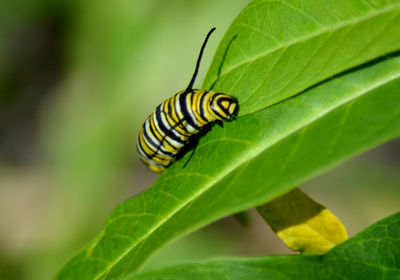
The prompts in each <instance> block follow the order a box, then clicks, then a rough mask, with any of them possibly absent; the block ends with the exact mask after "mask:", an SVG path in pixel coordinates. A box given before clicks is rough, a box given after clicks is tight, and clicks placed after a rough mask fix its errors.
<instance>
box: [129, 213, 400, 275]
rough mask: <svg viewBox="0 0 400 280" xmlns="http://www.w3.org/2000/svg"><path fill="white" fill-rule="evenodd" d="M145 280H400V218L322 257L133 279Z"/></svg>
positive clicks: (209, 266) (191, 267)
mask: <svg viewBox="0 0 400 280" xmlns="http://www.w3.org/2000/svg"><path fill="white" fill-rule="evenodd" d="M145 279H154V280H155V279H159V280H167V279H174V280H179V279H193V280H195V279H196V280H201V279H213V280H218V279H222V280H229V279H235V280H240V279H246V280H247V279H253V280H257V279H262V280H264V279H274V280H280V279H282V280H287V279H307V280H311V279H335V280H336V279H343V280H344V279H363V280H367V279H371V280H376V279H400V212H399V213H397V214H395V215H392V216H390V217H388V218H386V219H383V220H381V221H379V222H378V223H376V224H374V225H372V226H371V227H369V228H368V229H366V230H364V231H362V232H361V233H359V234H357V235H356V236H355V237H353V238H351V239H349V240H347V241H346V242H344V243H342V244H341V245H339V246H337V247H335V248H334V249H332V250H331V251H329V252H328V253H327V254H326V255H322V256H301V255H292V256H271V257H263V258H250V259H221V260H214V261H208V262H204V263H196V264H184V265H178V266H174V267H170V268H164V269H160V270H157V271H152V272H147V273H143V274H138V275H134V276H131V277H128V278H125V280H145Z"/></svg>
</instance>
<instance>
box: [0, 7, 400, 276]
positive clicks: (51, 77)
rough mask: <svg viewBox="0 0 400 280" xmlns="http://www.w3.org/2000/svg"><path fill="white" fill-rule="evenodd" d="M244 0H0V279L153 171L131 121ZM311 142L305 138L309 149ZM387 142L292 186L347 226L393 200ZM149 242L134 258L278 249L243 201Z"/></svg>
mask: <svg viewBox="0 0 400 280" xmlns="http://www.w3.org/2000/svg"><path fill="white" fill-rule="evenodd" d="M248 2H249V0H220V1H212V0H203V1H195V0H192V1H189V0H169V1H165V0H131V1H127V0H117V1H94V0H88V1H77V0H75V1H62V0H60V1H50V0H35V1H32V0H3V1H2V4H1V8H0V215H1V216H0V279H33V280H36V279H49V278H51V277H52V276H53V275H54V274H55V273H56V272H57V270H58V269H59V268H60V266H62V264H63V263H65V262H66V260H67V259H68V258H69V257H71V256H72V254H73V253H74V252H76V251H77V250H78V249H79V248H80V247H82V246H83V245H84V244H86V243H87V242H88V241H89V240H90V239H91V238H92V237H93V236H94V235H95V234H96V233H97V232H99V231H100V230H101V229H102V227H103V224H104V221H105V219H106V217H107V216H108V214H109V213H110V212H111V211H112V209H113V208H114V207H115V206H116V205H118V204H119V203H121V202H122V201H123V200H125V199H128V198H129V197H131V196H133V195H134V194H136V193H138V192H139V191H141V190H143V189H145V188H147V187H149V186H150V185H151V184H152V182H153V181H154V180H155V178H156V176H155V175H154V174H152V173H151V171H149V170H147V169H146V168H145V167H144V166H142V164H141V163H140V162H139V161H138V158H137V154H136V150H135V142H136V135H137V133H138V129H139V127H140V125H141V123H142V122H143V120H144V119H145V118H146V117H147V115H148V114H149V113H150V112H151V111H152V110H153V109H154V108H155V106H156V105H157V104H159V103H160V102H162V101H163V100H164V99H166V98H167V97H169V96H171V95H172V94H174V93H175V92H177V91H179V90H181V89H183V88H185V87H186V85H187V84H188V82H189V80H190V78H191V75H192V73H193V70H194V65H195V61H196V59H197V55H198V52H199V49H200V46H201V44H202V42H203V40H204V37H205V35H206V33H207V32H208V31H209V29H210V28H211V27H213V26H215V27H217V31H216V32H215V33H214V34H213V36H212V38H211V40H210V41H209V44H208V46H207V48H206V52H205V57H204V59H203V62H202V67H201V69H200V74H199V77H198V81H197V83H196V85H197V87H200V86H201V82H202V80H203V78H204V76H205V73H206V71H207V68H208V66H209V64H210V62H211V60H212V57H213V54H214V52H215V50H216V48H217V45H218V43H219V41H220V39H221V38H222V36H223V35H224V32H225V31H226V29H227V28H228V26H229V24H230V22H231V21H232V20H233V19H234V17H235V16H236V15H237V14H238V13H239V12H240V10H241V9H242V8H243V7H245V6H246V4H247V3H248ZM316 152H318V151H316ZM399 170H400V142H399V141H392V142H391V143H388V144H386V145H384V146H381V147H379V148H377V149H375V150H373V151H370V152H368V153H366V154H364V155H362V156H360V157H357V158H355V159H352V160H351V161H349V162H347V163H345V164H343V165H341V166H339V167H337V168H336V169H334V170H332V171H330V172H328V173H327V174H324V175H322V176H319V177H317V178H315V179H313V180H311V181H310V182H308V183H307V184H305V186H302V187H303V189H304V190H305V191H306V192H308V193H309V194H310V195H311V196H312V197H314V198H315V199H317V200H318V201H319V202H321V203H322V204H324V205H326V206H327V207H328V208H330V209H331V210H332V211H333V212H334V213H336V214H337V215H338V216H339V217H340V218H341V219H342V221H343V222H344V223H345V225H346V226H347V228H348V230H349V233H350V235H353V234H355V233H357V232H358V231H359V230H361V229H362V228H364V227H366V226H368V225H370V224H371V223H373V222H374V221H376V220H378V219H380V218H382V217H385V216H387V215H389V214H391V213H394V212H396V211H397V210H399V198H400V172H399ZM250 215H251V217H252V223H251V225H250V226H249V227H243V226H240V225H239V224H238V223H237V222H236V221H235V220H233V219H232V218H226V219H224V220H222V221H219V222H217V223H215V224H213V225H210V226H209V227H207V228H205V229H202V230H200V231H198V232H196V233H193V234H191V235H189V236H188V237H186V238H184V239H182V240H180V241H178V242H176V243H174V244H171V245H170V246H168V247H167V248H165V249H164V250H162V251H160V252H159V253H157V254H156V255H155V256H154V258H153V259H151V260H150V261H149V262H148V263H147V265H146V266H145V267H144V269H151V268H156V267H160V266H164V265H168V264H172V263H177V262H179V261H182V260H200V259H205V258H210V257H217V256H258V255H265V254H277V253H289V250H288V249H286V248H285V246H284V245H283V244H282V243H281V242H280V241H279V239H278V238H277V237H275V236H274V235H273V233H272V232H271V231H270V229H269V228H268V226H267V225H266V224H265V223H264V222H263V221H262V220H261V219H260V218H259V217H257V215H256V214H255V212H254V211H250Z"/></svg>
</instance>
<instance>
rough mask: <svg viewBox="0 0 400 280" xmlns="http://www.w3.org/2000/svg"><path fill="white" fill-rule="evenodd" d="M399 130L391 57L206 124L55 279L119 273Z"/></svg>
mask: <svg viewBox="0 0 400 280" xmlns="http://www.w3.org/2000/svg"><path fill="white" fill-rule="evenodd" d="M399 135H400V58H399V57H394V58H391V59H388V60H382V61H379V62H377V63H374V64H371V65H369V66H368V67H365V68H362V69H359V70H357V71H355V72H351V73H347V74H346V75H343V76H339V77H336V78H335V79H332V80H330V81H328V82H326V83H323V84H321V85H319V86H316V87H314V88H312V89H310V90H308V91H307V92H304V93H303V94H301V95H298V96H296V97H294V98H291V99H288V100H286V101H285V102H282V103H279V104H277V105H275V106H272V107H270V108H268V109H265V110H261V111H258V112H256V113H253V114H248V115H246V116H243V117H239V118H238V119H237V120H235V121H233V122H230V123H226V124H224V127H223V128H222V127H218V126H214V127H213V128H212V130H211V131H210V132H209V133H208V135H207V136H206V137H203V138H201V139H200V141H199V143H198V145H197V147H196V149H195V150H194V153H193V154H192V155H190V154H187V155H186V156H184V157H183V158H182V159H181V160H179V161H177V162H176V163H175V164H174V165H173V166H172V167H171V168H169V169H168V170H167V171H166V172H165V173H164V174H163V175H162V176H160V177H159V179H158V180H157V181H156V182H155V184H154V185H153V186H152V187H151V188H149V189H147V190H146V191H144V192H143V193H141V194H140V195H138V196H136V197H133V198H132V199H130V200H128V201H126V202H124V203H123V204H121V205H120V206H119V207H118V208H116V209H115V210H114V211H113V213H112V214H111V216H110V218H109V219H108V221H107V224H106V227H105V229H104V231H103V232H102V233H101V234H100V235H99V236H98V238H97V239H96V240H95V241H93V242H92V243H91V244H90V245H89V246H88V247H87V248H86V249H84V250H83V251H81V252H80V253H79V254H78V255H76V256H75V257H74V258H72V259H71V260H70V261H69V262H68V263H67V264H66V266H65V267H64V268H63V270H62V271H61V272H60V274H59V275H58V279H76V278H77V277H79V279H119V278H121V277H122V276H124V275H127V274H129V273H131V272H133V271H135V270H137V269H138V268H139V267H140V265H141V264H143V262H144V261H145V260H146V259H147V258H148V257H149V255H151V254H152V253H153V252H154V251H156V250H157V249H159V248H160V247H161V246H163V245H165V244H166V243H168V242H171V241H172V240H174V239H177V238H178V237H180V236H182V235H183V234H185V233H188V232H191V231H194V230H195V229H197V228H199V227H201V226H204V225H206V224H208V223H210V222H212V221H215V220H217V219H219V218H221V217H224V216H226V215H230V214H232V213H236V212H239V211H242V210H244V209H247V208H250V207H253V206H256V205H260V204H263V203H266V202H268V201H270V200H271V199H273V198H275V197H277V196H279V195H281V194H283V193H285V192H286V191H288V190H289V189H290V188H291V187H292V186H294V185H298V184H301V183H302V182H304V181H306V180H307V179H309V178H310V177H312V176H314V175H316V174H318V173H320V172H322V171H324V170H326V169H328V168H329V167H332V166H334V165H335V164H338V163H339V162H340V161H343V160H345V159H347V158H349V157H351V156H353V155H355V154H358V153H360V152H362V151H365V150H366V149H368V148H371V147H373V146H375V145H378V144H380V143H382V142H384V141H387V140H389V139H392V138H394V137H396V136H399Z"/></svg>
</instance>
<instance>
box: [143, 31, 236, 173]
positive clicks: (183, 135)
mask: <svg viewBox="0 0 400 280" xmlns="http://www.w3.org/2000/svg"><path fill="white" fill-rule="evenodd" d="M214 30H215V27H214V28H212V29H211V30H210V31H209V32H208V34H207V36H206V39H205V40H204V42H203V45H202V46H201V49H200V54H199V57H198V58H197V63H196V68H195V71H194V74H193V77H192V79H191V80H190V83H189V85H188V87H187V88H186V89H185V90H182V91H180V92H178V93H176V94H175V95H174V96H172V97H170V98H168V99H167V100H165V101H164V102H163V103H161V104H160V105H158V106H157V108H156V109H155V110H154V112H153V113H152V114H151V115H150V116H149V117H148V118H147V119H146V120H145V121H144V123H143V125H142V127H141V129H140V132H139V135H138V139H137V145H136V146H137V150H138V153H139V156H140V159H141V161H142V162H143V163H144V164H145V165H147V166H148V167H149V168H150V169H151V170H152V171H154V172H157V173H162V172H163V171H164V170H165V169H166V168H167V167H168V166H169V165H171V164H172V163H173V162H174V161H175V159H176V157H177V154H178V152H179V151H180V150H181V148H182V147H184V146H185V145H186V144H187V143H188V141H189V138H190V136H192V135H193V134H196V133H198V132H199V131H200V130H201V129H202V127H203V126H205V125H207V124H209V123H211V122H214V121H217V120H219V121H222V120H232V119H233V118H234V117H235V116H236V114H237V110H238V102H237V100H236V99H235V98H234V97H232V96H229V95H226V94H223V93H218V92H214V91H207V90H203V89H193V84H194V82H195V80H196V76H197V73H198V70H199V66H200V61H201V58H202V56H203V51H204V48H205V46H206V44H207V41H208V39H209V37H210V35H211V33H212V32H213V31H214Z"/></svg>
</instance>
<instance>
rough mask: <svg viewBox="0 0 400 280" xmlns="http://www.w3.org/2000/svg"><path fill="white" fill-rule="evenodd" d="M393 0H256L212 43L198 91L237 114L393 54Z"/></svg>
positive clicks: (399, 4)
mask: <svg viewBox="0 0 400 280" xmlns="http://www.w3.org/2000/svg"><path fill="white" fill-rule="evenodd" d="M399 13H400V1H399V0H374V1H372V0H351V1H349V0H339V1H338V0H307V1H295V0H278V1H270V0H256V1H253V2H252V3H251V4H249V5H248V7H247V8H245V9H244V10H243V11H242V13H241V14H240V15H239V16H238V17H237V18H236V19H235V21H234V22H233V23H232V25H231V26H230V28H229V29H228V31H227V33H226V34H225V36H224V39H223V40H222V42H221V43H220V45H219V47H218V50H217V53H216V55H215V58H214V61H213V63H212V65H211V67H210V70H209V72H208V74H207V76H206V79H205V82H204V88H205V89H210V88H212V89H213V90H215V91H220V92H224V93H228V94H231V95H233V96H235V97H237V98H238V100H239V102H240V107H241V110H240V111H239V114H240V115H245V114H248V113H251V112H254V111H257V110H260V109H262V108H265V107H267V106H269V105H271V104H275V103H277V102H279V101H281V100H284V99H286V98H287V97H290V96H293V95H295V94H297V93H299V92H300V91H302V90H304V89H306V88H308V87H310V86H312V85H314V84H316V83H317V82H319V81H322V80H324V79H326V78H329V77H331V76H332V75H334V74H337V73H339V72H341V71H343V70H346V69H349V68H351V67H354V66H357V65H359V64H361V63H363V62H366V61H368V60H371V59H373V58H376V57H379V56H381V55H382V54H386V53H389V52H392V51H394V50H398V49H400V17H399Z"/></svg>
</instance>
